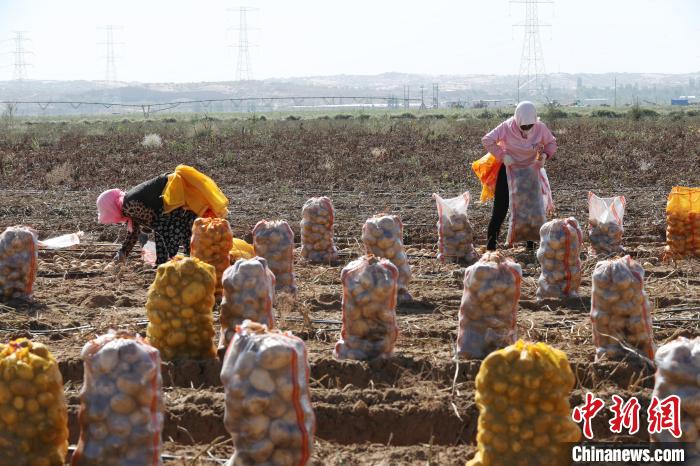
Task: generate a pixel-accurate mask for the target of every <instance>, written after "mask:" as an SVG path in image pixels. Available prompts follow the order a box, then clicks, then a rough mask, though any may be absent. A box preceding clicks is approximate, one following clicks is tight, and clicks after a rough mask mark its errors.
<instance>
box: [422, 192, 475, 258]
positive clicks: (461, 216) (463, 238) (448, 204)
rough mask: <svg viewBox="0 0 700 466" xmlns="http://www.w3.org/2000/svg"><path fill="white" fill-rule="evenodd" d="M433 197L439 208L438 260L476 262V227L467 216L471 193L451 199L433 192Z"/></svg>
mask: <svg viewBox="0 0 700 466" xmlns="http://www.w3.org/2000/svg"><path fill="white" fill-rule="evenodd" d="M433 198H434V199H435V202H436V204H437V209H438V222H437V228H438V251H439V252H438V256H437V258H438V260H439V261H440V262H443V263H444V262H449V261H452V262H458V261H460V260H462V261H465V262H466V263H467V264H472V263H474V262H475V261H477V260H478V259H479V255H478V254H477V252H476V251H475V250H474V244H473V243H474V229H473V228H472V224H471V222H470V221H469V218H468V217H467V207H468V206H469V193H468V192H466V193H464V194H462V195H461V196H457V197H454V198H451V199H443V198H441V197H440V196H439V195H437V194H433Z"/></svg>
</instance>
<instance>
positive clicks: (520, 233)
mask: <svg viewBox="0 0 700 466" xmlns="http://www.w3.org/2000/svg"><path fill="white" fill-rule="evenodd" d="M506 173H507V175H508V196H509V198H508V199H509V210H510V218H509V220H508V237H507V240H506V242H507V243H508V244H509V245H512V244H514V243H517V242H519V241H538V240H539V239H540V227H542V225H543V224H544V223H545V222H546V221H547V211H551V210H553V209H554V205H553V204H552V201H551V199H552V195H551V190H550V188H549V181H548V180H547V176H546V173H545V171H544V168H539V167H538V166H537V165H535V164H533V165H530V166H527V167H516V166H515V165H510V166H508V167H506Z"/></svg>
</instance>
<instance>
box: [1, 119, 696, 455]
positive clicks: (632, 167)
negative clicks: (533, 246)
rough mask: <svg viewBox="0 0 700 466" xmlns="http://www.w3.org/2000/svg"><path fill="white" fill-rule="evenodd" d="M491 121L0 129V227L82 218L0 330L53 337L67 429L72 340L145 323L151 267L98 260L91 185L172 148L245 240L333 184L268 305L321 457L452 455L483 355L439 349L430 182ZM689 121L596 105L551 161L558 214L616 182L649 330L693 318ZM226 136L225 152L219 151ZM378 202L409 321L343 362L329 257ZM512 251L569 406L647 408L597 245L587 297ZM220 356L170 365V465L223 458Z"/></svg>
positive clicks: (52, 226) (460, 162)
mask: <svg viewBox="0 0 700 466" xmlns="http://www.w3.org/2000/svg"><path fill="white" fill-rule="evenodd" d="M491 123H495V122H483V121H478V120H472V121H466V122H459V121H443V120H437V121H407V122H391V121H389V122H386V123H382V125H379V124H378V123H372V121H370V122H368V123H364V125H365V126H362V125H363V124H360V123H359V122H343V121H340V122H338V121H331V122H325V121H320V122H313V121H312V122H307V121H301V122H299V121H296V122H266V123H265V122H258V123H255V124H249V123H246V122H235V123H231V124H228V125H224V124H223V123H216V122H215V124H213V125H211V128H209V129H210V132H209V133H207V134H205V135H204V136H202V135H198V134H197V133H196V132H195V133H190V132H188V131H187V127H181V125H179V124H178V128H169V127H168V126H167V125H165V124H163V123H154V124H153V125H154V127H153V128H149V127H148V126H147V125H148V123H144V124H143V125H141V124H132V125H123V126H129V127H127V128H121V129H120V128H119V127H118V125H117V127H115V128H114V129H110V128H109V127H107V128H105V129H104V134H86V133H84V129H80V128H79V129H75V128H69V129H67V130H64V131H63V132H57V133H56V134H53V133H50V132H49V131H48V130H46V129H44V130H42V131H38V130H37V132H36V134H33V133H32V131H35V129H33V128H32V129H30V130H27V132H25V133H22V134H23V135H15V136H13V138H16V139H13V138H8V139H7V140H6V141H5V142H4V143H2V144H0V161H2V164H0V165H1V166H2V171H1V172H0V173H2V175H1V178H0V180H2V189H0V226H2V227H5V226H8V225H12V224H18V223H23V224H28V225H32V226H34V227H35V228H36V229H37V230H38V231H39V232H40V237H41V238H45V237H47V236H53V235H55V234H59V233H65V232H70V231H76V230H77V229H82V230H84V231H85V232H86V236H85V240H84V243H83V244H81V245H80V246H77V247H74V248H72V249H70V250H63V251H57V252H53V251H41V252H40V257H39V258H40V264H39V268H38V270H39V272H38V280H37V283H36V285H35V289H36V292H35V302H34V303H33V304H31V305H18V306H16V307H14V306H9V307H4V306H3V307H0V338H1V339H2V340H7V339H9V338H14V337H19V336H28V337H31V338H34V339H36V340H39V341H43V342H45V343H47V344H48V345H49V347H50V348H51V350H52V351H53V353H54V355H55V356H56V357H57V359H58V360H59V361H60V367H61V371H62V373H63V377H64V380H65V384H66V393H67V396H68V401H69V404H70V429H71V443H75V442H76V441H77V437H78V424H77V412H78V406H79V401H78V396H77V395H78V391H79V389H80V384H81V382H82V373H83V370H82V363H81V361H80V359H79V353H80V349H81V348H82V346H83V344H84V343H85V341H86V340H87V339H89V338H90V337H92V336H93V335H95V334H99V333H102V332H104V331H106V330H108V329H109V328H126V329H131V330H136V331H141V332H145V310H144V304H145V301H146V289H147V287H148V285H150V283H151V282H152V280H153V278H154V272H153V271H152V270H149V269H147V268H146V267H144V266H143V265H142V264H141V262H140V259H139V257H138V248H137V250H136V251H135V252H134V253H132V255H131V256H130V260H129V262H128V264H127V266H126V267H125V269H124V270H123V271H122V274H121V275H120V276H118V277H117V276H115V275H114V274H113V273H112V272H108V271H104V266H105V265H107V263H108V262H109V261H110V259H111V257H112V256H113V255H114V252H115V251H116V249H117V248H118V243H117V242H118V240H119V239H121V238H123V235H124V234H125V231H124V230H125V228H118V227H104V226H98V225H97V224H96V213H95V210H94V200H95V198H96V196H97V194H99V191H100V190H101V189H103V188H107V187H114V186H120V187H121V188H122V189H125V188H128V187H130V186H132V185H135V184H137V183H138V182H140V181H142V180H144V179H146V178H147V177H148V176H152V175H154V174H157V173H161V172H165V171H168V170H170V169H172V168H173V167H174V166H175V165H176V164H177V163H189V164H192V165H194V166H196V167H198V168H200V169H202V170H204V171H206V172H207V173H209V174H210V175H212V176H213V177H214V178H215V179H216V180H217V181H218V182H220V184H221V186H222V188H223V189H224V191H225V192H226V193H227V194H228V195H229V197H230V199H231V203H232V208H231V211H232V215H231V218H230V219H229V220H230V221H231V223H232V226H233V229H234V234H235V235H236V236H238V237H243V238H245V239H247V240H250V230H251V228H252V226H253V225H254V224H255V222H256V221H257V220H260V219H262V218H282V219H286V220H288V221H289V222H290V224H291V225H292V227H293V228H294V230H295V233H296V234H297V241H298V232H299V227H298V222H299V220H300V217H301V206H302V204H303V202H304V201H305V200H306V199H307V198H308V197H311V196H313V195H320V194H325V195H329V196H330V197H332V199H333V201H334V204H335V208H336V222H337V223H336V240H337V243H338V246H339V248H340V249H341V265H339V266H337V267H325V266H311V265H308V264H305V263H304V262H303V261H302V260H301V259H300V258H299V257H298V256H297V261H296V264H295V266H296V272H297V275H298V278H297V281H298V285H299V299H298V302H297V303H296V306H295V308H294V309H292V310H291V311H289V312H286V313H285V314H284V315H281V316H279V317H280V318H281V322H282V325H281V326H282V328H285V329H290V330H292V331H293V332H295V333H296V334H298V335H299V336H301V337H302V338H303V339H304V340H305V341H306V344H307V347H308V351H309V363H310V366H311V379H312V380H311V384H312V385H311V386H312V400H313V403H314V409H315V412H316V416H317V442H316V448H315V452H314V457H313V464H318V465H321V464H338V465H340V464H343V465H350V464H353V465H354V464H360V465H365V464H447V465H450V464H464V462H465V461H466V460H467V459H469V458H470V457H471V456H472V455H473V453H474V451H475V436H476V422H477V417H478V411H477V409H476V406H475V404H474V377H475V375H476V373H477V372H478V369H479V365H480V361H478V360H473V361H462V362H460V363H459V365H458V366H457V365H456V363H455V362H454V361H452V359H451V357H452V345H453V342H454V340H455V338H456V334H457V312H458V308H459V302H460V298H461V279H462V269H460V267H459V266H456V265H442V264H439V263H438V262H437V261H436V260H435V255H436V246H435V243H436V240H437V238H436V236H437V233H436V228H435V222H436V220H437V214H436V212H435V207H434V205H433V203H432V201H431V198H430V194H431V193H432V192H433V191H437V192H439V193H440V194H445V195H450V196H453V195H456V194H458V193H459V192H461V191H464V190H466V189H468V190H469V191H470V192H471V194H472V196H473V197H476V196H478V192H479V191H478V185H477V182H476V179H475V178H474V176H473V175H472V174H471V173H470V172H469V171H468V166H467V163H468V162H471V161H472V160H474V159H475V158H477V157H479V156H480V155H482V151H481V149H480V148H479V137H480V136H481V134H482V133H483V132H484V131H485V130H486V129H488V127H489V126H491ZM251 125H252V126H251ZM256 125H257V126H256ZM698 127H699V125H698V122H697V120H691V121H683V122H671V121H667V122H664V121H653V122H627V121H609V122H607V121H603V122H600V121H594V120H588V119H584V120H579V119H567V120H563V121H560V122H558V123H557V125H556V126H555V135H556V136H557V137H558V140H559V142H560V144H561V150H560V152H559V154H558V157H557V159H556V160H555V161H553V162H552V163H551V164H550V167H548V171H549V174H550V179H551V182H552V185H553V188H554V199H555V203H556V205H557V213H558V215H562V216H564V215H566V216H568V215H574V216H576V218H577V219H578V220H579V221H580V222H581V223H585V220H586V218H587V205H586V193H587V191H588V190H589V189H590V190H593V191H594V192H596V193H597V194H599V195H605V196H607V195H613V194H623V195H625V196H626V197H627V205H628V207H629V210H628V212H627V214H626V216H625V228H626V229H625V241H624V244H625V246H626V247H627V249H628V251H629V253H630V254H631V255H632V256H633V257H634V258H635V259H637V260H638V261H640V263H643V264H644V267H645V271H646V282H645V286H646V289H647V291H648V292H649V295H650V298H651V299H652V302H653V303H654V311H653V328H654V331H655V339H656V342H657V344H662V343H663V342H665V341H667V340H670V339H673V338H676V337H677V336H680V335H683V336H697V335H700V330H699V329H698V314H700V263H698V261H697V260H693V261H681V262H678V263H671V264H669V263H663V262H662V260H661V258H662V256H663V246H664V229H665V221H664V208H665V202H666V194H667V193H668V191H670V188H671V186H672V185H674V184H691V185H698V184H700V183H699V182H700V173H698V169H697V167H698V166H700V160H699V157H700V155H699V154H700V132H698V131H699V129H698ZM241 128H243V130H242V131H241ZM144 132H159V134H160V135H161V136H162V137H163V140H164V145H163V147H161V148H159V149H148V150H147V149H145V148H143V147H140V146H139V145H138V141H139V139H140V138H142V137H143V134H144ZM11 139H12V140H11ZM34 141H36V142H34ZM181 146H186V148H185V149H183V148H182V147H181ZM180 151H184V152H180ZM228 153H231V154H233V155H232V156H231V157H226V156H225V154H228ZM222 154H223V155H222ZM65 164H68V166H67V168H66V169H65V173H63V178H60V177H58V175H60V174H61V173H60V172H57V173H54V176H56V177H58V179H63V181H62V182H61V184H60V186H56V183H57V182H56V181H55V179H53V178H49V179H50V180H53V182H52V183H48V182H47V178H46V177H47V173H48V172H50V171H51V170H52V169H53V168H55V167H58V166H61V165H64V166H65ZM113 185H114V186H113ZM489 209H490V205H479V204H477V203H473V205H472V208H471V209H470V214H471V219H472V222H473V224H474V225H475V228H476V231H477V244H478V245H479V246H481V245H483V244H484V234H485V227H486V222H487V221H488V216H489ZM380 211H391V212H396V213H400V214H401V216H402V218H403V220H404V223H405V243H406V247H407V249H408V252H409V259H410V263H411V266H412V269H413V277H414V278H413V281H412V282H411V284H410V286H409V289H410V292H411V294H413V295H414V297H415V299H416V301H415V302H414V303H411V304H407V305H399V307H398V309H397V313H398V324H399V328H400V332H401V333H400V336H399V340H398V342H397V346H396V354H395V356H394V357H393V358H392V359H390V360H386V361H375V362H371V363H359V362H345V361H337V360H335V359H334V358H333V357H332V349H333V346H334V344H335V342H336V340H337V339H338V336H339V333H340V324H339V322H340V318H341V296H342V290H341V286H340V270H341V268H342V267H343V265H344V264H345V263H347V262H348V261H349V260H350V259H352V258H354V257H357V256H358V255H359V254H361V248H360V243H359V241H360V230H361V226H362V223H363V222H364V220H365V219H366V218H367V217H368V216H371V215H372V214H374V213H377V212H380ZM509 252H510V253H511V254H512V255H513V256H514V257H515V258H516V259H517V260H518V261H520V262H522V263H523V265H524V266H525V267H524V274H525V278H524V280H523V285H522V290H523V292H522V295H521V301H520V309H519V315H518V331H519V334H520V336H522V337H523V338H526V339H529V340H536V341H545V342H547V343H549V344H551V345H553V346H555V347H557V348H559V349H562V350H563V351H565V352H566V353H567V355H568V356H569V361H570V363H571V365H572V368H573V370H574V372H575V374H576V376H577V383H576V387H575V389H574V390H573V392H572V395H571V402H572V404H574V405H575V404H578V403H580V401H581V399H582V396H583V393H584V392H585V391H586V390H591V391H594V392H595V393H596V394H597V395H599V396H602V397H603V398H605V399H607V400H609V397H610V396H611V395H612V394H620V395H621V396H624V397H627V396H632V395H635V396H638V397H639V398H640V400H641V402H642V410H645V409H646V406H647V404H648V400H649V397H650V395H651V389H652V387H653V374H652V373H650V372H649V371H648V369H645V368H640V367H637V366H635V365H634V364H631V363H624V362H623V363H612V362H606V363H599V364H595V363H594V362H593V355H594V347H593V342H592V336H591V327H590V321H589V317H588V314H589V311H590V286H591V281H590V276H591V271H592V269H593V267H594V265H595V261H594V260H593V259H590V258H588V256H587V255H586V254H584V255H583V259H584V278H583V283H582V289H581V293H580V294H581V298H580V299H575V300H568V301H556V300H549V301H545V302H544V303H541V304H538V303H536V302H535V288H536V281H537V276H538V275H539V267H537V266H536V265H535V264H533V262H535V261H534V259H533V258H532V256H531V255H528V254H527V253H526V252H525V250H524V249H523V248H515V249H512V250H510V251H509ZM304 315H308V316H310V317H311V319H313V320H314V323H313V324H312V325H311V326H308V325H304V324H303V319H302V316H304ZM219 369H220V366H219V363H218V362H217V361H206V362H195V361H183V362H175V363H167V364H164V366H163V376H164V386H165V392H166V398H165V401H166V410H167V412H166V424H165V430H164V432H163V439H164V441H165V442H166V443H165V453H166V454H167V455H169V456H168V458H171V461H172V464H183V465H184V464H202V465H205V464H216V463H215V459H216V458H225V457H226V456H227V455H229V454H230V453H231V451H232V447H231V445H230V442H229V443H223V444H221V445H218V443H220V442H224V441H225V440H226V439H227V433H226V431H225V429H224V425H223V410H224V405H223V389H222V387H221V383H220V381H219ZM455 374H456V383H454V382H453V381H454V380H455ZM607 415H608V414H607V413H606V414H605V415H603V414H602V413H601V415H599V416H598V417H597V418H596V424H595V425H594V431H595V435H596V438H598V439H613V438H614V437H612V435H611V434H610V432H609V431H608V429H607V423H606V416H607ZM642 432H646V430H645V426H644V425H642V429H641V430H640V433H639V434H638V437H637V438H638V439H639V440H646V435H647V434H646V433H642ZM217 439H218V440H217ZM199 454H201V455H200V456H199V459H197V460H196V461H194V460H192V458H193V457H195V456H197V455H199ZM183 457H187V458H190V459H183Z"/></svg>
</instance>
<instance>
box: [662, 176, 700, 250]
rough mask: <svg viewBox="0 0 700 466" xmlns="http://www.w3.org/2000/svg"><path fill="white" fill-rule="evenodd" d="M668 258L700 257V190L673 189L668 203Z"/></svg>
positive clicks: (677, 187)
mask: <svg viewBox="0 0 700 466" xmlns="http://www.w3.org/2000/svg"><path fill="white" fill-rule="evenodd" d="M666 256H667V257H671V258H674V259H680V258H683V257H700V188H688V187H685V186H674V187H673V189H671V192H670V193H669V195H668V202H667V203H666Z"/></svg>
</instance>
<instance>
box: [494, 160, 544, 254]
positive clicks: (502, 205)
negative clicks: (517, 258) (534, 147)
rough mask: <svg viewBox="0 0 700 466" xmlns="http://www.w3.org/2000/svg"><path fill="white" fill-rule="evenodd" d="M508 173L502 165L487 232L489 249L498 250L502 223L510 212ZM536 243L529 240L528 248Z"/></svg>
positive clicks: (531, 247)
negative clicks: (497, 245)
mask: <svg viewBox="0 0 700 466" xmlns="http://www.w3.org/2000/svg"><path fill="white" fill-rule="evenodd" d="M508 201H509V192H508V175H507V174H506V166H505V164H503V165H501V169H500V170H499V171H498V178H497V179H496V191H495V193H494V198H493V210H492V211H491V221H490V222H489V226H488V229H487V232H486V236H487V243H486V249H488V250H489V251H495V250H496V244H497V243H498V236H499V234H500V233H501V225H503V221H504V220H505V219H506V215H507V214H508ZM534 246H535V244H534V243H533V242H532V241H528V242H527V247H528V249H533V248H534Z"/></svg>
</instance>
